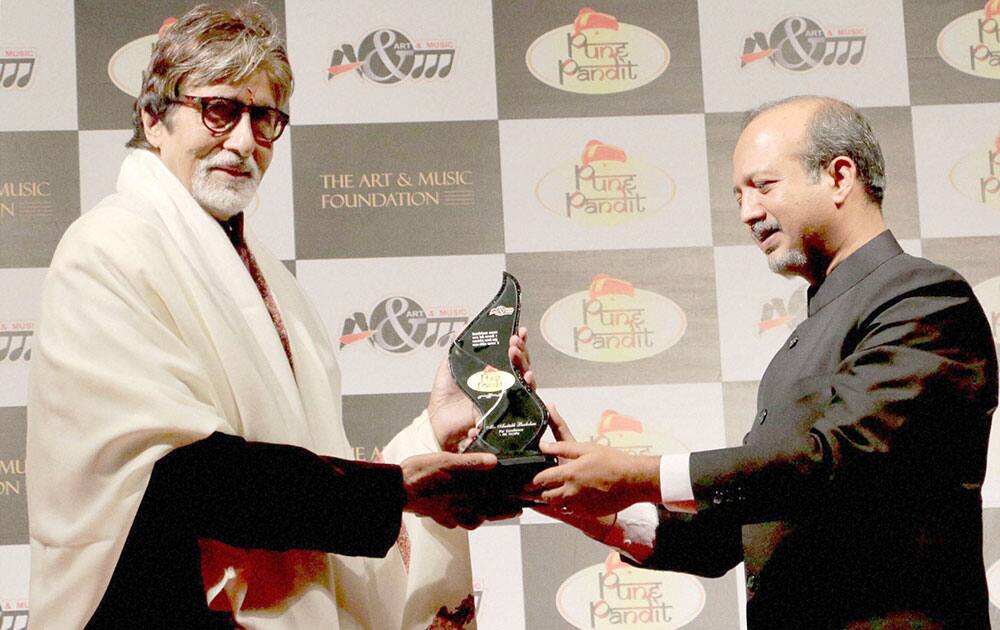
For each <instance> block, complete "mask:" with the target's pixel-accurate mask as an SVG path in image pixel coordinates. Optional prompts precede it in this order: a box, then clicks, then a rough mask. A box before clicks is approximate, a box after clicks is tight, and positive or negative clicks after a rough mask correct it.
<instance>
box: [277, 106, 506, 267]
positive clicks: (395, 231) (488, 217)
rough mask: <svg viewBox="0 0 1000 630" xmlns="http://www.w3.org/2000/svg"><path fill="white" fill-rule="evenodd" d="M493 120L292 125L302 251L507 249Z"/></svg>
mask: <svg viewBox="0 0 1000 630" xmlns="http://www.w3.org/2000/svg"><path fill="white" fill-rule="evenodd" d="M499 143H500V138H499V132H498V129H497V123H496V121H487V122H446V123H436V124H433V125H428V124H374V125H350V126H305V127H293V128H292V168H293V172H294V186H295V252H296V255H297V257H298V258H299V259H300V260H301V259H311V258H365V257H370V256H427V255H434V254H437V255H447V254H453V255H458V254H495V253H503V251H504V237H503V217H502V215H501V201H500V198H501V192H500V145H499Z"/></svg>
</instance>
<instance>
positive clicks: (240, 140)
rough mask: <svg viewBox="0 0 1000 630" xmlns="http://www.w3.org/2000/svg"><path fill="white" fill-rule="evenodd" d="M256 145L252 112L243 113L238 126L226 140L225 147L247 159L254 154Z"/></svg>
mask: <svg viewBox="0 0 1000 630" xmlns="http://www.w3.org/2000/svg"><path fill="white" fill-rule="evenodd" d="M255 144H256V141H255V140H254V137H253V129H252V128H251V127H250V112H243V114H241V115H240V119H239V121H238V122H237V123H236V126H235V127H233V128H232V129H231V130H230V131H229V137H228V138H226V142H225V143H224V144H223V147H225V148H226V149H229V150H230V151H233V152H235V153H238V154H239V155H240V156H241V157H247V156H248V155H250V154H251V153H252V152H253V149H254V145H255Z"/></svg>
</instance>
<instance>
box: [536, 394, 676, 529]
mask: <svg viewBox="0 0 1000 630" xmlns="http://www.w3.org/2000/svg"><path fill="white" fill-rule="evenodd" d="M549 415H550V416H551V426H552V432H553V433H554V434H555V436H556V438H557V439H559V440H561V441H559V442H543V443H542V445H541V449H542V452H543V453H547V454H549V455H556V456H558V457H559V458H560V464H559V465H558V466H554V467H552V468H547V469H545V470H543V471H542V472H540V473H538V474H537V475H535V479H534V486H535V487H536V488H539V489H541V490H542V492H541V494H540V498H541V500H542V501H544V502H545V503H547V504H548V505H549V506H550V507H551V508H554V509H556V510H558V511H559V512H560V513H562V514H567V513H569V514H574V515H578V516H603V515H607V514H613V513H615V512H618V511H619V510H621V509H623V508H626V507H628V506H629V505H632V504H633V503H639V502H640V501H651V502H654V503H659V502H660V500H661V499H660V483H659V478H660V461H659V458H658V457H646V456H638V455H629V454H627V453H624V452H622V451H618V450H616V449H613V448H609V447H607V446H601V445H598V444H593V443H589V442H587V443H584V442H576V441H575V440H574V439H573V435H572V433H571V432H570V430H569V427H568V426H567V425H566V421H565V420H563V418H562V416H561V415H559V412H558V411H557V410H556V409H555V408H554V407H552V406H550V407H549ZM543 513H549V514H550V515H551V513H550V512H543ZM557 518H560V517H557ZM560 520H564V521H566V522H568V523H569V524H571V525H574V526H577V527H579V525H577V524H576V523H573V522H570V521H569V520H567V519H565V518H560ZM581 529H582V528H581ZM585 531H586V530H585Z"/></svg>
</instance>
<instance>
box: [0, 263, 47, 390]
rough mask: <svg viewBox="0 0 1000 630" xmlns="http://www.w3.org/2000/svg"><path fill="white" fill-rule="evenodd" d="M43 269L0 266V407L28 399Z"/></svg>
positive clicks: (43, 276) (44, 270) (43, 274)
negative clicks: (30, 367)
mask: <svg viewBox="0 0 1000 630" xmlns="http://www.w3.org/2000/svg"><path fill="white" fill-rule="evenodd" d="M46 271H47V270H46V269H30V268H29V269H0V288H2V290H3V295H4V299H2V300H0V407H18V406H23V405H25V404H27V402H28V368H29V366H30V364H31V354H32V351H33V349H34V347H35V333H36V332H37V326H38V310H39V302H40V300H41V296H42V280H43V279H44V278H45V273H46Z"/></svg>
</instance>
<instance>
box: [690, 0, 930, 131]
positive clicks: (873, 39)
mask: <svg viewBox="0 0 1000 630" xmlns="http://www.w3.org/2000/svg"><path fill="white" fill-rule="evenodd" d="M698 14H699V26H700V31H701V52H702V58H701V63H702V68H703V69H704V87H705V111H709V112H727V111H743V110H748V109H752V108H753V107H755V106H757V105H759V104H760V103H761V102H763V101H767V100H771V99H775V98H781V97H783V96H788V95H789V94H822V95H826V96H833V97H836V98H839V99H842V100H845V101H847V102H849V103H851V104H853V105H856V106H859V107H875V106H886V105H908V104H909V102H910V89H909V81H908V77H907V69H906V40H905V33H904V29H903V8H902V4H901V2H900V0H885V1H883V2H866V1H864V0H846V1H844V2H835V3H834V2H808V1H806V0H769V1H767V0H764V1H758V2H753V3H747V2H744V1H743V0H708V1H706V0H702V1H700V2H699V3H698ZM817 27H818V28H817ZM813 31H816V32H813ZM755 37H756V38H758V39H761V42H760V43H761V45H760V46H758V45H754V44H752V45H750V46H749V50H748V46H747V40H748V39H750V40H751V41H753V40H754V38H755ZM862 46H863V47H864V48H863V49H862ZM768 51H770V52H768ZM745 53H746V54H749V55H750V56H749V57H745ZM844 53H847V54H846V55H844ZM827 60H829V64H826V63H825V62H826V61H827Z"/></svg>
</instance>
